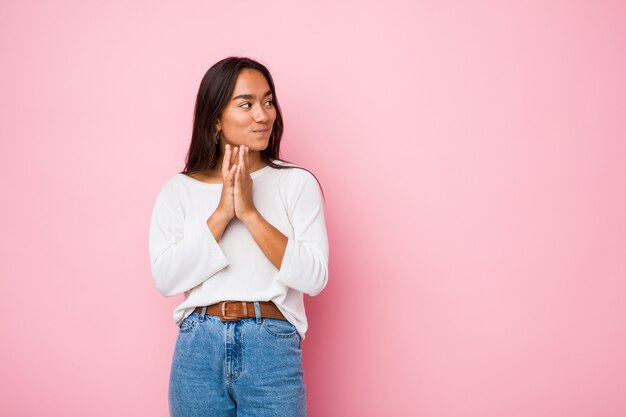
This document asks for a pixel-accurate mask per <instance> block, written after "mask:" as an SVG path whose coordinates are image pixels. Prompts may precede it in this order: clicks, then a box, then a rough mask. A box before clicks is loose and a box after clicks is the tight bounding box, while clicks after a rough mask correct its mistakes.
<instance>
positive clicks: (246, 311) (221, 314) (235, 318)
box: [220, 300, 248, 321]
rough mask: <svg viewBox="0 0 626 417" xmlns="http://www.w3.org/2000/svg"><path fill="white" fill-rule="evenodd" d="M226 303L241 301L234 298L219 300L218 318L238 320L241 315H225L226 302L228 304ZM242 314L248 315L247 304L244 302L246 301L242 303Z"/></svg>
mask: <svg viewBox="0 0 626 417" xmlns="http://www.w3.org/2000/svg"><path fill="white" fill-rule="evenodd" d="M228 303H241V301H236V300H228V301H221V302H220V320H222V321H239V320H241V317H239V316H228V315H226V304H228ZM243 314H244V315H245V316H247V315H248V304H246V303H244V304H243Z"/></svg>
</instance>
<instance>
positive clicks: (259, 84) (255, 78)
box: [233, 68, 270, 96]
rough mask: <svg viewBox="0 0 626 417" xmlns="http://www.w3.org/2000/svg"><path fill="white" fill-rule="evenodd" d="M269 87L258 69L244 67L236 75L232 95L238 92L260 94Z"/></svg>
mask: <svg viewBox="0 0 626 417" xmlns="http://www.w3.org/2000/svg"><path fill="white" fill-rule="evenodd" d="M269 89H270V86H269V84H268V83H267V80H266V79H265V77H264V76H263V74H262V73H261V72H260V71H257V70H253V69H248V68H246V69H243V70H241V71H240V72H239V74H238V75H237V81H236V82H235V88H234V90H233V96H236V95H239V94H253V95H255V96H262V95H263V94H265V92H266V91H267V90H269Z"/></svg>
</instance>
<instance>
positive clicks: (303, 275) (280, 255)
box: [242, 168, 328, 296]
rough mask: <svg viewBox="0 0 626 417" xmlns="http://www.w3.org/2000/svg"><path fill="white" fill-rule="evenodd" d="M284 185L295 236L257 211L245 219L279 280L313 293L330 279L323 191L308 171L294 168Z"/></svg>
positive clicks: (307, 292)
mask: <svg viewBox="0 0 626 417" xmlns="http://www.w3.org/2000/svg"><path fill="white" fill-rule="evenodd" d="M294 170H297V171H299V172H293V173H290V174H292V176H291V178H289V181H291V184H285V188H284V190H285V193H286V196H287V199H288V201H289V202H288V207H287V212H288V215H289V220H290V222H291V224H292V225H293V231H294V237H293V238H288V237H287V236H285V235H284V234H282V233H281V232H280V231H278V229H276V228H275V227H274V226H272V225H271V224H270V223H268V222H267V220H265V219H264V218H263V216H262V215H261V214H260V213H259V212H258V211H255V212H254V213H253V214H251V215H250V216H249V217H248V218H246V219H245V220H242V221H243V222H244V224H245V225H246V227H247V228H248V230H249V231H250V234H251V235H252V237H253V238H254V240H255V241H256V242H257V244H258V245H259V247H260V248H261V250H262V251H263V253H264V254H265V256H267V258H268V259H269V260H270V261H271V262H272V263H273V264H274V266H276V268H277V269H278V270H279V271H278V276H277V279H278V280H279V281H280V282H282V283H283V284H285V285H287V286H288V287H291V288H293V289H295V290H298V291H301V292H303V293H306V294H308V295H310V296H315V295H317V294H319V293H320V292H321V291H322V290H323V289H324V287H325V286H326V284H327V282H328V237H327V233H326V223H325V219H324V207H323V200H322V194H321V190H320V188H319V185H318V184H317V181H316V180H315V177H313V176H312V175H311V174H310V173H309V172H307V171H303V170H300V169H297V168H296V169H294Z"/></svg>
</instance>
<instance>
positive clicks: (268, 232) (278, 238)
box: [243, 211, 287, 269]
mask: <svg viewBox="0 0 626 417" xmlns="http://www.w3.org/2000/svg"><path fill="white" fill-rule="evenodd" d="M243 223H244V224H245V225H246V227H247V228H248V230H249V231H250V234H251V235H252V237H253V238H254V241H255V242H256V243H257V245H259V247H260V248H261V250H262V251H263V253H264V254H265V256H267V259H269V260H270V262H272V263H273V264H274V266H275V267H276V269H280V265H281V263H282V260H283V256H284V254H285V248H286V247H287V236H285V235H283V234H282V233H281V232H280V231H279V230H278V229H277V228H275V227H274V226H272V225H271V224H270V223H269V222H268V221H267V220H265V218H264V217H263V216H261V213H259V212H258V211H255V212H254V213H253V214H252V215H250V216H249V217H246V218H245V219H244V220H243Z"/></svg>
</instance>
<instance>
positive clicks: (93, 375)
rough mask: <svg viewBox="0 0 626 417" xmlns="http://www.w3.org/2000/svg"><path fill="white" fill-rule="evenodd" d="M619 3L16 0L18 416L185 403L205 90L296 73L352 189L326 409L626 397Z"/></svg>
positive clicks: (12, 70)
mask: <svg viewBox="0 0 626 417" xmlns="http://www.w3.org/2000/svg"><path fill="white" fill-rule="evenodd" d="M625 21H626V7H625V6H624V2H620V1H614V2H611V1H580V2H570V1H560V2H557V1H548V2H546V1H519V2H495V1H467V2H462V1H457V2H451V1H447V2H446V1H431V2H420V3H418V2H414V1H393V2H390V1H384V2H383V1H378V2H370V1H358V2H330V1H315V2H311V1H309V2H302V1H296V2H294V1H271V2H256V1H255V2H253V1H235V2H227V1H225V2H212V1H202V2H200V1H190V2H172V1H168V2H155V1H150V2H139V1H134V2H127V1H107V2H92V4H87V3H86V2H84V1H73V2H70V1H64V2H62V1H55V2H33V1H20V2H10V3H9V2H3V3H2V4H1V5H0V33H1V36H0V44H1V51H2V65H1V66H0V72H1V73H0V90H1V91H2V94H0V106H1V111H2V123H1V124H0V133H1V148H0V170H1V172H0V183H1V184H2V200H3V203H2V205H1V210H2V213H1V214H2V215H1V216H0V230H2V234H1V237H0V245H1V247H0V250H1V253H2V260H3V261H2V262H0V276H1V278H2V279H1V291H0V297H1V298H0V316H1V317H2V330H3V339H2V343H1V344H0V353H1V357H2V372H0V384H1V388H2V389H1V390H0V415H3V416H66V417H70V416H92V417H97V416H120V417H122V416H140V415H145V416H155V417H158V416H167V378H168V373H169V365H170V359H171V354H172V350H173V346H174V341H175V337H176V328H175V326H173V324H172V323H171V311H172V309H173V308H174V306H175V305H176V304H178V303H179V302H180V299H179V298H172V299H166V298H163V297H161V296H160V295H159V294H158V292H157V291H156V289H155V287H154V286H153V283H152V280H151V276H150V271H149V261H148V253H147V250H148V247H147V243H148V242H147V239H148V225H149V220H150V219H149V216H150V211H151V208H152V204H153V201H154V198H155V196H156V193H157V192H158V190H159V189H160V187H161V186H162V184H163V182H164V180H165V179H166V178H168V177H169V176H170V175H172V174H173V173H175V172H177V171H179V170H180V169H182V167H183V161H184V156H185V152H186V150H187V146H188V142H189V138H190V129H191V118H192V109H193V100H194V97H195V94H196V91H197V87H198V84H199V82H200V79H201V77H202V75H203V74H204V72H205V71H206V70H207V68H208V67H209V66H210V65H212V64H213V63H214V62H216V61H217V60H219V59H221V58H224V57H226V56H228V55H233V54H234V55H247V56H251V57H253V58H256V59H259V60H260V61H261V62H263V63H265V64H266V65H267V66H268V67H269V68H270V70H271V71H272V73H273V75H274V77H275V81H276V85H277V92H278V93H277V97H278V98H279V100H280V103H281V106H282V108H283V111H284V117H285V121H286V132H285V136H284V139H283V140H284V142H283V143H284V147H283V153H282V156H283V157H284V158H287V159H289V160H293V161H295V162H298V163H300V164H302V165H304V166H305V167H307V168H309V169H311V170H312V171H313V172H315V173H316V175H317V176H318V178H319V179H320V181H321V183H322V185H323V187H324V191H325V194H326V199H327V200H326V201H327V203H326V213H327V221H328V229H329V238H330V245H331V254H330V263H331V265H330V269H331V271H330V280H329V284H328V286H327V287H326V289H325V290H324V292H323V293H322V294H320V295H319V296H318V297H313V298H311V297H307V298H306V299H305V302H306V305H307V313H308V315H309V320H310V328H309V331H308V333H307V340H306V341H305V342H304V343H303V350H304V361H305V378H306V384H307V390H308V404H309V415H310V416H312V417H334V416H362V417H366V416H392V415H394V416H395V415H404V416H409V415H410V416H418V415H419V416H421V417H473V416H476V417H479V416H480V417H502V416H505V417H515V416H520V417H522V416H524V417H526V416H533V417H544V416H545V417H548V416H549V417H557V416H563V417H576V416H580V417H583V416H585V417H587V416H603V417H612V416H624V415H626V388H625V387H626V355H625V354H624V352H626V299H625V298H626V297H625V294H626V284H625V282H626V281H625V278H626V216H625V215H624V213H626V193H625V191H626V123H625V120H626V117H625V116H626V76H625V75H624V74H626V53H625V51H626V49H625V48H624V41H626V29H625V28H626V25H624V22H625Z"/></svg>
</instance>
